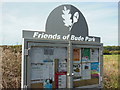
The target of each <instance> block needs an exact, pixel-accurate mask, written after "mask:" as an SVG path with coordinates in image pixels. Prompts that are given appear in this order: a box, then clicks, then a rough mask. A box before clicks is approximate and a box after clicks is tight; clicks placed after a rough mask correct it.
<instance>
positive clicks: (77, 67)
mask: <svg viewBox="0 0 120 90" xmlns="http://www.w3.org/2000/svg"><path fill="white" fill-rule="evenodd" d="M73 73H74V77H73V79H74V81H76V80H80V79H81V64H73Z"/></svg>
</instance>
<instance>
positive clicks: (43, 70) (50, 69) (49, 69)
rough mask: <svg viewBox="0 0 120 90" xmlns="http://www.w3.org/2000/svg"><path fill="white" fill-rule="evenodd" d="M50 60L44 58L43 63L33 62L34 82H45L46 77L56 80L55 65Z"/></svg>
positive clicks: (32, 78) (32, 79)
mask: <svg viewBox="0 0 120 90" xmlns="http://www.w3.org/2000/svg"><path fill="white" fill-rule="evenodd" d="M53 65H54V64H53V62H52V61H50V60H43V63H31V68H32V70H31V81H32V83H38V82H40V83H43V82H44V81H45V80H46V79H49V78H52V80H54V66H53Z"/></svg>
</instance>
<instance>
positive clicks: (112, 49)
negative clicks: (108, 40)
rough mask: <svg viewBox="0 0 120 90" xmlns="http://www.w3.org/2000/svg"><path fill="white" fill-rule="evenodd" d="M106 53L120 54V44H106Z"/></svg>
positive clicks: (104, 52) (104, 51)
mask: <svg viewBox="0 0 120 90" xmlns="http://www.w3.org/2000/svg"><path fill="white" fill-rule="evenodd" d="M103 54H104V55H111V54H120V46H104V50H103Z"/></svg>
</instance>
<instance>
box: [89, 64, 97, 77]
mask: <svg viewBox="0 0 120 90" xmlns="http://www.w3.org/2000/svg"><path fill="white" fill-rule="evenodd" d="M91 76H92V78H98V77H99V62H94V63H91Z"/></svg>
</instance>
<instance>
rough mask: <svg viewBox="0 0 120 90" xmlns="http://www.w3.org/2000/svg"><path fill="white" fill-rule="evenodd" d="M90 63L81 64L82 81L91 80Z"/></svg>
mask: <svg viewBox="0 0 120 90" xmlns="http://www.w3.org/2000/svg"><path fill="white" fill-rule="evenodd" d="M90 65H91V64H90V63H84V64H82V79H91V68H90Z"/></svg>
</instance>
